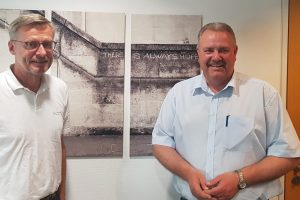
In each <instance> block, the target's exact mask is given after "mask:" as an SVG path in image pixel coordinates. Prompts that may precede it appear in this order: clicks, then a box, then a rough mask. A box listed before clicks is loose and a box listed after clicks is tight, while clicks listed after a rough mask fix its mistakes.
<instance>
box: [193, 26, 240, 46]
mask: <svg viewBox="0 0 300 200" xmlns="http://www.w3.org/2000/svg"><path fill="white" fill-rule="evenodd" d="M218 44H219V45H226V46H227V45H234V46H235V41H234V39H233V37H232V35H231V34H230V33H228V32H227V31H213V30H206V31H205V32H203V34H202V35H201V37H200V40H199V45H200V46H203V45H205V46H206V45H218Z"/></svg>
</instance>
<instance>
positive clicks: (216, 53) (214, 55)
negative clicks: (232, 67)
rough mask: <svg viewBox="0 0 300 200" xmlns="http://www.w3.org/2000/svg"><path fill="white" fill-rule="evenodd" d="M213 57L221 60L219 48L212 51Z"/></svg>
mask: <svg viewBox="0 0 300 200" xmlns="http://www.w3.org/2000/svg"><path fill="white" fill-rule="evenodd" d="M212 59H213V60H221V59H222V58H221V55H220V52H219V51H218V50H214V52H213V53H212Z"/></svg>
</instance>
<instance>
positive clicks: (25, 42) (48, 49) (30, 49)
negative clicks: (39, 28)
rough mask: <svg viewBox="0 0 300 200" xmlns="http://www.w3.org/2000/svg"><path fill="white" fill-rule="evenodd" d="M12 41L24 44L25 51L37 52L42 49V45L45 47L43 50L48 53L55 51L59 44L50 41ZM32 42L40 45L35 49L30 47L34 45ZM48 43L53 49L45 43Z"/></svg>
mask: <svg viewBox="0 0 300 200" xmlns="http://www.w3.org/2000/svg"><path fill="white" fill-rule="evenodd" d="M11 41H12V42H20V43H23V47H24V49H26V50H29V51H33V50H37V49H38V48H40V46H41V45H43V48H44V49H45V50H47V51H53V50H54V49H55V46H56V44H57V42H56V41H53V40H50V41H43V42H40V41H37V40H32V41H20V40H11ZM32 42H33V43H35V44H37V43H38V45H37V46H36V47H34V48H30V47H28V46H29V44H30V43H32ZM47 42H49V43H51V48H49V47H47V45H46V46H45V43H47Z"/></svg>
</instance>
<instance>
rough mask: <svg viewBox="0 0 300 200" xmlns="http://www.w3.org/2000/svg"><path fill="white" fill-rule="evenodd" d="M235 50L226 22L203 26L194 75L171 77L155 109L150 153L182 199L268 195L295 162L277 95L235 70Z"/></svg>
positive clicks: (241, 199)
mask: <svg viewBox="0 0 300 200" xmlns="http://www.w3.org/2000/svg"><path fill="white" fill-rule="evenodd" d="M237 50H238V47H237V45H236V40H235V35H234V32H233V30H232V29H231V27H230V26H228V25H227V24H224V23H210V24H207V25H205V26H204V27H203V28H202V29H201V30H200V33H199V38H198V46H197V52H198V56H199V63H200V68H201V72H202V73H201V75H199V76H196V77H193V78H191V79H188V80H185V81H182V82H179V83H177V84H176V85H175V86H174V87H173V88H172V89H171V90H170V91H169V93H168V94H167V96H166V98H165V100H164V102H163V105H162V107H161V111H160V114H159V117H158V119H157V122H156V124H155V127H154V130H153V134H152V144H153V153H154V155H155V157H156V158H157V159H158V160H159V161H160V162H161V164H162V165H164V166H165V167H166V168H167V169H168V170H170V171H171V172H172V173H174V174H175V175H176V176H175V183H174V184H175V187H176V189H177V191H178V192H179V193H180V194H181V196H182V198H181V199H188V200H194V199H213V200H215V199H216V200H227V199H237V200H255V199H269V198H271V197H274V196H277V195H279V194H280V193H281V192H282V188H281V184H280V182H279V179H278V178H279V177H280V176H282V175H284V174H285V173H286V172H288V171H289V170H291V169H293V168H294V167H296V166H297V165H298V164H299V163H300V143H299V139H298V137H297V134H296V131H295V129H294V127H293V125H292V123H291V121H290V118H289V116H288V114H287V112H286V110H285V109H284V107H283V106H282V102H281V98H280V95H279V94H278V92H277V91H276V90H275V89H274V88H273V87H272V86H271V85H269V84H268V83H266V82H264V81H262V80H258V79H254V78H250V77H247V76H245V75H243V74H240V73H238V72H235V71H234V63H235V61H236V54H237Z"/></svg>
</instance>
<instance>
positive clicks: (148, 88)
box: [130, 15, 202, 156]
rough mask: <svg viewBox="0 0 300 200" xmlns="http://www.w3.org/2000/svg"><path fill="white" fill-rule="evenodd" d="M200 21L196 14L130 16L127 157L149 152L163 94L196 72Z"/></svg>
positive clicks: (198, 70)
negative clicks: (128, 151) (130, 42)
mask: <svg viewBox="0 0 300 200" xmlns="http://www.w3.org/2000/svg"><path fill="white" fill-rule="evenodd" d="M201 21H202V18H201V16H200V15H194V16H186V15H183V16H179V15H133V16H132V43H133V44H132V45H131V118H130V135H131V136H130V155H131V156H145V155H151V154H152V152H151V145H150V144H151V133H152V130H153V126H154V124H155V122H156V119H157V117H158V113H159V110H160V106H161V104H162V102H163V100H164V98H165V95H166V94H167V92H168V91H169V89H170V88H171V87H172V86H173V85H174V84H175V83H177V82H179V81H181V80H184V79H187V78H190V77H193V76H195V75H197V74H199V73H200V67H199V64H198V55H197V52H196V43H197V35H198V31H199V30H200V28H201ZM143 33H144V34H143Z"/></svg>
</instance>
